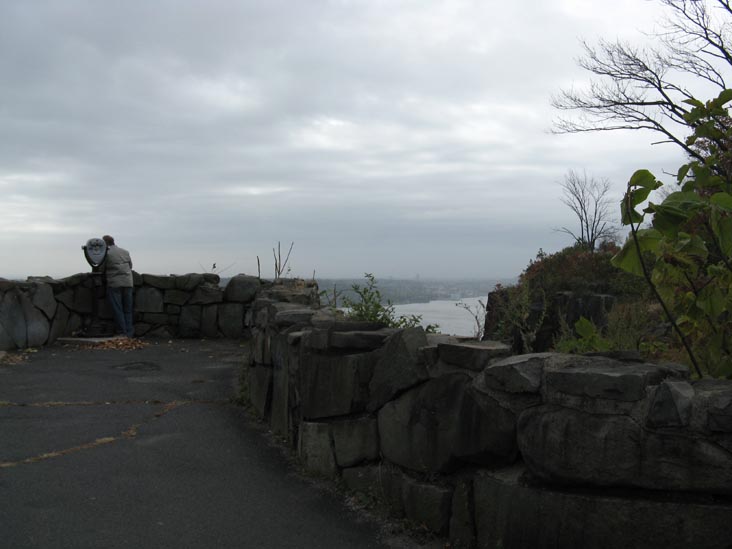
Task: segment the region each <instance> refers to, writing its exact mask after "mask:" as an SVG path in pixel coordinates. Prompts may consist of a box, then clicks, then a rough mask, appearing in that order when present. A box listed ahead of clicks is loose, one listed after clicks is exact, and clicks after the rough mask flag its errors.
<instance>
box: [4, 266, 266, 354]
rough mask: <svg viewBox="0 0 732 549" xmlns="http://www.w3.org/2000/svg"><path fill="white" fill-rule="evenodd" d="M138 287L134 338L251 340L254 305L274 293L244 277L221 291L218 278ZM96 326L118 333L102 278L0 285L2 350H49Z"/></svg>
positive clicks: (138, 278) (145, 279) (141, 281)
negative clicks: (61, 340) (263, 292)
mask: <svg viewBox="0 0 732 549" xmlns="http://www.w3.org/2000/svg"><path fill="white" fill-rule="evenodd" d="M133 281H134V285H135V288H134V320H135V334H136V335H138V336H159V337H191V338H199V337H206V338H217V337H226V338H231V339H237V338H242V337H245V336H247V335H248V330H247V328H246V325H245V317H246V315H247V312H248V311H249V309H250V308H251V304H252V301H253V300H254V298H255V296H256V295H257V293H258V292H260V290H261V289H262V288H263V287H265V288H266V287H270V286H271V287H274V286H275V285H274V284H273V283H270V282H262V281H260V280H259V279H258V278H256V277H252V276H247V275H237V276H235V277H233V278H231V279H230V280H229V282H228V284H227V285H226V288H221V287H220V278H219V276H218V275H215V274H211V273H204V274H198V273H190V274H186V275H152V274H142V275H141V274H138V273H133ZM95 302H96V303H95ZM95 311H96V313H95ZM94 315H96V318H93V316H94ZM92 320H94V321H95V322H97V323H101V327H102V329H103V330H105V331H106V332H108V333H112V332H113V330H114V324H113V320H112V314H111V311H110V308H109V305H108V303H107V300H106V298H105V296H104V287H103V286H102V280H101V278H100V275H93V274H90V273H81V274H76V275H73V276H70V277H67V278H62V279H52V278H50V277H32V278H29V279H28V280H27V281H26V282H11V281H8V280H0V350H13V349H23V348H26V347H39V346H41V345H46V344H50V343H53V342H54V341H56V339H58V338H59V337H63V336H72V335H75V334H77V333H80V332H83V331H84V329H85V328H87V327H88V326H89V325H90V324H91V322H92Z"/></svg>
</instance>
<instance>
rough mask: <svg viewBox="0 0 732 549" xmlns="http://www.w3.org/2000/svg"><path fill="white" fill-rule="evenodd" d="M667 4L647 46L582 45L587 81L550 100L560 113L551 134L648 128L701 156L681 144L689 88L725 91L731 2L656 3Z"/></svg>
mask: <svg viewBox="0 0 732 549" xmlns="http://www.w3.org/2000/svg"><path fill="white" fill-rule="evenodd" d="M657 1H659V2H660V3H661V4H663V5H664V6H665V7H666V9H667V14H668V15H667V17H666V19H665V21H663V22H662V30H661V31H659V32H656V33H655V34H652V35H651V36H652V38H653V41H652V42H653V45H652V46H649V47H645V48H641V47H637V46H634V45H631V44H628V43H625V42H621V41H614V42H613V41H605V40H601V41H600V42H599V43H598V44H597V45H596V46H593V45H590V44H588V43H587V42H582V47H583V49H584V56H583V57H581V58H580V59H579V60H578V63H579V65H580V66H581V67H582V68H583V69H585V70H587V71H588V72H589V73H590V74H591V75H593V77H594V78H593V79H592V80H591V82H590V84H589V87H587V88H586V89H565V90H562V91H561V92H560V93H559V95H558V96H556V97H554V98H553V101H552V103H553V105H554V107H556V108H557V109H560V110H562V111H569V112H572V113H576V116H573V117H571V118H560V119H558V120H557V121H555V124H554V131H555V132H556V133H578V132H590V131H592V132H594V131H611V130H619V129H631V130H651V131H653V132H656V133H658V134H660V135H661V136H663V137H662V140H661V142H669V143H674V144H676V145H677V146H679V147H681V148H682V149H683V150H684V151H685V152H686V154H688V155H689V156H690V157H692V158H698V159H701V156H700V155H701V153H700V152H699V150H696V149H695V148H694V147H692V146H690V145H689V144H688V143H687V142H686V136H687V135H688V134H689V133H691V132H690V131H689V130H690V128H692V127H693V126H694V122H693V120H690V119H689V118H688V117H687V115H688V114H689V113H690V112H691V111H692V109H693V108H694V106H695V105H694V102H695V101H696V99H695V96H694V92H693V91H692V90H691V89H690V88H689V86H690V85H694V86H703V87H704V89H708V88H709V87H711V88H713V89H717V93H719V92H720V91H721V90H723V89H726V88H727V79H728V78H729V76H730V73H731V72H732V6H731V5H730V1H731V0H657Z"/></svg>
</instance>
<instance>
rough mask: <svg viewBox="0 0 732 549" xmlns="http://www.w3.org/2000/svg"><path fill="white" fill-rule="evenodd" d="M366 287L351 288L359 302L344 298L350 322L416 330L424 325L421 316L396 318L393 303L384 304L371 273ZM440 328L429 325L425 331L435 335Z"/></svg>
mask: <svg viewBox="0 0 732 549" xmlns="http://www.w3.org/2000/svg"><path fill="white" fill-rule="evenodd" d="M364 278H365V279H366V285H365V286H361V285H360V284H354V285H353V286H352V287H351V288H352V289H353V291H354V292H355V293H356V295H357V296H358V300H353V299H350V298H348V297H344V298H343V306H344V307H347V308H348V312H347V313H346V317H347V318H349V319H350V320H363V321H367V322H378V323H380V324H383V325H384V326H387V327H389V328H414V327H417V326H420V325H421V324H422V316H421V315H409V316H404V315H401V316H396V313H395V312H394V305H393V304H392V303H391V301H388V300H387V302H386V304H383V303H382V299H381V292H380V291H379V288H378V286H377V285H376V278H375V277H374V275H373V274H371V273H365V274H364ZM438 328H439V326H437V325H436V324H429V325H428V326H427V327H426V328H425V331H426V332H427V333H435V332H436V331H437V329H438Z"/></svg>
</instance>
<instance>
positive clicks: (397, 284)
mask: <svg viewBox="0 0 732 549" xmlns="http://www.w3.org/2000/svg"><path fill="white" fill-rule="evenodd" d="M317 281H318V286H319V287H320V290H321V291H326V292H328V294H329V295H331V296H332V295H333V287H334V286H335V288H336V291H337V292H340V297H339V304H340V300H341V299H342V298H343V297H349V298H351V299H353V298H355V297H356V294H355V292H353V290H352V289H351V288H352V286H353V285H354V284H358V285H360V286H363V285H365V283H366V281H365V280H364V279H363V278H318V279H317ZM513 282H515V281H514V280H508V279H482V280H477V279H466V280H440V279H396V278H384V279H380V278H377V279H376V283H377V286H378V288H379V291H380V292H381V296H382V298H383V299H384V301H391V302H392V303H393V304H395V305H398V304H402V303H427V302H429V301H435V300H442V299H444V300H450V301H457V300H458V299H463V298H466V297H483V298H485V297H486V296H487V295H488V292H490V291H491V290H492V289H493V288H494V286H495V285H496V284H497V283H501V284H506V283H513ZM324 302H327V300H324Z"/></svg>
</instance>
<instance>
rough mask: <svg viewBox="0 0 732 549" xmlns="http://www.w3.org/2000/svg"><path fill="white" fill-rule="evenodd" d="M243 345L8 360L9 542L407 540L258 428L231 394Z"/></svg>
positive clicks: (3, 445) (4, 487)
mask: <svg viewBox="0 0 732 549" xmlns="http://www.w3.org/2000/svg"><path fill="white" fill-rule="evenodd" d="M243 353H244V351H243V349H242V348H240V347H239V346H238V345H237V344H236V343H234V342H218V341H215V342H214V341H212V342H209V341H174V342H167V341H164V340H163V341H160V342H159V343H158V344H154V343H150V344H149V345H148V346H147V347H145V348H142V349H135V350H129V351H122V350H116V349H115V350H103V349H90V348H79V347H76V346H72V345H66V346H62V345H55V346H52V347H48V348H44V349H41V350H40V351H38V352H37V353H29V354H28V358H27V360H24V361H22V362H19V363H17V364H3V363H0V547H1V548H3V549H22V548H30V547H33V548H36V547H38V548H41V547H42V548H52V549H55V548H104V549H106V548H116V547H125V548H127V547H130V548H148V547H149V548H155V549H164V548H176V549H181V548H189V547H191V548H194V547H195V548H199V547H200V548H242V547H246V548H248V547H252V548H259V547H262V548H267V547H272V548H287V547H297V548H308V547H318V548H331V547H332V548H351V547H353V548H374V547H393V546H399V547H407V546H408V545H411V544H410V543H409V542H405V541H404V540H397V541H395V540H393V539H392V540H390V539H389V538H384V537H382V536H381V533H380V528H379V525H378V524H376V523H374V522H371V521H369V520H367V519H363V518H361V517H359V516H358V515H357V514H356V513H355V512H353V511H351V510H349V509H348V508H347V507H346V506H345V505H344V504H343V503H342V502H341V501H340V500H339V498H337V497H336V496H334V495H332V494H329V493H327V492H325V491H323V490H319V489H317V488H316V487H314V486H313V485H312V483H310V482H307V481H306V480H304V479H302V478H301V477H299V476H298V475H297V474H295V473H294V472H293V470H292V469H291V468H289V467H288V464H287V460H286V459H285V457H284V456H283V455H282V452H281V451H279V450H278V449H276V448H274V447H272V446H271V445H270V444H268V442H267V440H268V439H267V438H266V437H265V436H263V434H262V433H261V432H260V431H258V430H256V429H254V428H252V425H251V420H248V419H247V417H246V413H245V412H244V410H242V408H240V407H238V406H236V405H234V404H232V403H231V402H230V400H231V398H232V397H233V396H234V395H235V391H236V383H237V381H236V379H237V375H238V368H239V365H240V363H241V361H242V357H243ZM7 358H8V357H6V359H7Z"/></svg>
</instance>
